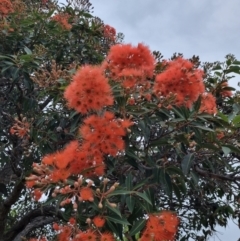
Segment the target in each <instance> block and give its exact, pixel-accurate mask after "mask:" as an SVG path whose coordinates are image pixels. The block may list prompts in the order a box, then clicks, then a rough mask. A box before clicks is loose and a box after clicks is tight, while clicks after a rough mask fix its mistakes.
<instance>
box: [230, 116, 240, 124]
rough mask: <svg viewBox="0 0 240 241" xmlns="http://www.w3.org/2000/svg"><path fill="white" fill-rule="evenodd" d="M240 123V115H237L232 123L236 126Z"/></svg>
mask: <svg viewBox="0 0 240 241" xmlns="http://www.w3.org/2000/svg"><path fill="white" fill-rule="evenodd" d="M239 122H240V115H237V116H235V117H234V118H233V120H232V123H233V124H234V125H236V124H238V123H239Z"/></svg>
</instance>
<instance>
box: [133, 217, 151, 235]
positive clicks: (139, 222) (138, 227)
mask: <svg viewBox="0 0 240 241" xmlns="http://www.w3.org/2000/svg"><path fill="white" fill-rule="evenodd" d="M146 222H147V220H146V219H140V220H137V221H136V222H135V223H134V224H133V226H132V228H131V230H130V231H129V235H130V236H134V235H135V234H137V233H138V232H140V231H142V229H143V228H144V227H145V225H146Z"/></svg>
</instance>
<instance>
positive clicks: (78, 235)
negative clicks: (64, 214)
mask: <svg viewBox="0 0 240 241" xmlns="http://www.w3.org/2000/svg"><path fill="white" fill-rule="evenodd" d="M53 228H54V230H56V231H58V232H59V234H58V241H66V240H72V241H115V238H114V236H113V234H111V233H109V232H103V233H101V232H96V230H93V229H91V228H89V229H87V230H86V231H81V230H80V229H78V228H77V226H76V225H75V223H74V224H72V225H69V226H62V225H58V224H57V223H54V224H53Z"/></svg>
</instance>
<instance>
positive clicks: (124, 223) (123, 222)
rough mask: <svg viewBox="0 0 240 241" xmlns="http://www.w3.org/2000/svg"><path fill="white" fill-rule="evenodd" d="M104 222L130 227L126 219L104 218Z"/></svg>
mask: <svg viewBox="0 0 240 241" xmlns="http://www.w3.org/2000/svg"><path fill="white" fill-rule="evenodd" d="M106 220H109V221H111V222H114V223H120V224H122V225H131V224H130V223H129V222H128V221H127V219H126V218H118V217H115V216H107V217H106Z"/></svg>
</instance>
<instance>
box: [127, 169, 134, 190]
mask: <svg viewBox="0 0 240 241" xmlns="http://www.w3.org/2000/svg"><path fill="white" fill-rule="evenodd" d="M132 183H133V176H132V174H131V173H130V174H128V175H127V177H126V180H125V185H126V187H127V190H129V191H130V190H132V186H133V184H132Z"/></svg>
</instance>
